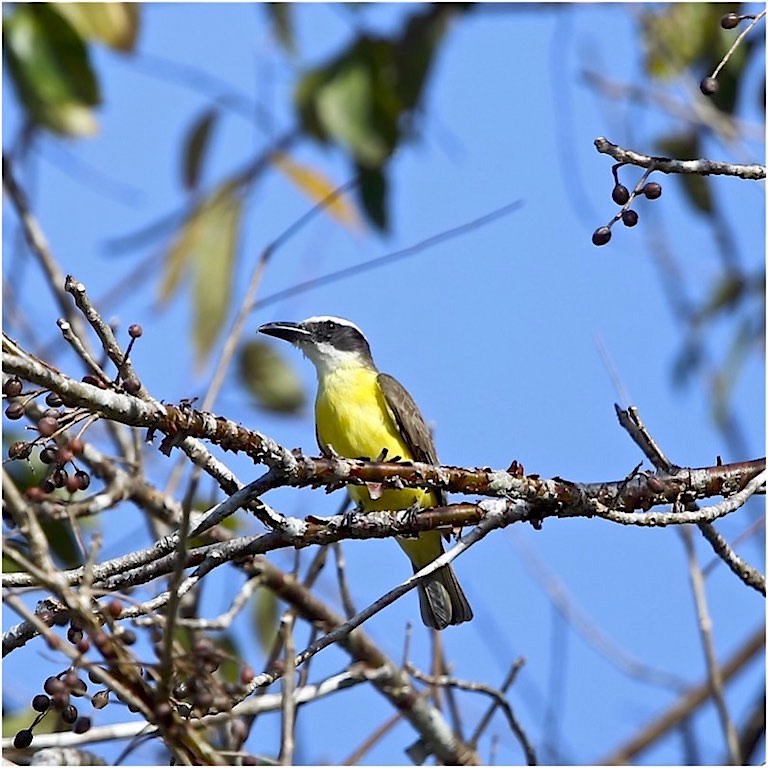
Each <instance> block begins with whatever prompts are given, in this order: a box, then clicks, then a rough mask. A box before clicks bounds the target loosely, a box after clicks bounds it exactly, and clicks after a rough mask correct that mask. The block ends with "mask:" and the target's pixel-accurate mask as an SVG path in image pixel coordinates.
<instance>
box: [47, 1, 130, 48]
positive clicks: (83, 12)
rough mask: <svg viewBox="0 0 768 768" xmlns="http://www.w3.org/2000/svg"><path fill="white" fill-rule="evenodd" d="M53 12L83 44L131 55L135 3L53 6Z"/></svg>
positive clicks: (56, 4)
mask: <svg viewBox="0 0 768 768" xmlns="http://www.w3.org/2000/svg"><path fill="white" fill-rule="evenodd" d="M53 6H54V8H55V10H56V11H57V12H58V13H60V14H61V15H62V16H64V18H65V19H67V21H68V22H69V23H70V24H71V25H72V26H73V27H74V28H75V29H76V30H77V31H78V32H79V33H80V35H81V36H82V37H84V38H85V39H87V40H98V41H99V42H102V43H104V44H105V45H108V46H109V47H110V48H115V49H116V50H118V51H124V52H128V51H132V50H133V47H134V45H135V44H136V36H137V34H138V32H139V5H138V3H54V4H53Z"/></svg>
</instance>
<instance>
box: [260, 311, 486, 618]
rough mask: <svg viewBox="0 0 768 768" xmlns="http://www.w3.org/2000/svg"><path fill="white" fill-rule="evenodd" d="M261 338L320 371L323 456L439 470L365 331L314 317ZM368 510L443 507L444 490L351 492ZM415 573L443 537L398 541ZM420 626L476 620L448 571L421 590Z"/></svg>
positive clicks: (273, 327)
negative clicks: (286, 347)
mask: <svg viewBox="0 0 768 768" xmlns="http://www.w3.org/2000/svg"><path fill="white" fill-rule="evenodd" d="M258 330H259V332H260V333H263V334H266V335H268V336H272V337H274V338H277V339H282V340H283V341H287V342H289V343H290V344H292V345H294V346H295V347H297V348H298V349H299V350H301V352H303V353H304V355H305V356H306V357H307V358H309V360H310V362H312V363H313V364H314V366H315V370H316V372H317V381H318V384H317V397H316V399H315V433H316V437H317V443H318V445H319V447H320V450H321V452H322V453H323V454H324V455H326V456H333V455H334V454H335V455H337V456H341V457H343V458H348V459H359V458H366V459H369V460H377V459H379V458H380V457H387V456H388V457H391V458H395V457H399V458H400V460H402V461H419V462H424V463H427V464H437V463H438V460H437V452H436V450H435V445H434V442H433V440H432V434H431V432H430V430H429V427H428V426H427V424H426V422H425V421H424V417H423V416H422V415H421V411H419V408H418V406H417V405H416V403H415V402H414V400H413V398H412V397H411V395H410V394H408V391H407V390H406V389H405V388H404V387H403V386H402V384H400V383H399V382H398V381H397V380H396V379H394V378H393V377H392V376H389V375H388V374H386V373H381V372H380V371H379V370H378V368H377V367H376V364H375V363H374V361H373V357H372V355H371V347H370V345H369V343H368V340H367V339H366V337H365V336H364V334H363V332H362V331H361V330H360V329H359V328H358V327H357V326H356V325H355V324H354V323H352V322H350V321H349V320H345V319H344V318H341V317H331V316H317V317H310V318H307V319H306V320H302V321H301V322H299V323H294V322H272V323H266V324H264V325H262V326H260V327H259V329H258ZM347 490H348V491H349V495H350V497H351V498H352V500H353V501H354V502H355V503H356V504H357V506H358V508H361V509H362V511H364V512H373V511H380V510H404V509H411V508H417V507H418V508H421V509H426V508H429V507H436V506H442V505H444V504H446V503H447V502H446V494H445V492H444V491H436V490H427V489H422V488H402V489H392V488H385V489H382V488H381V486H378V485H374V484H367V485H349V486H347ZM397 541H398V543H399V544H400V546H401V548H402V549H403V550H404V551H405V553H406V554H407V555H408V557H409V559H410V561H411V564H412V566H413V571H414V573H415V572H416V571H418V570H420V569H421V568H424V567H425V566H427V565H428V564H429V563H431V562H432V561H433V560H435V559H436V558H437V557H439V556H440V555H441V554H442V553H443V543H442V538H441V535H440V533H439V532H438V531H423V532H422V533H420V534H418V536H416V537H397ZM418 591H419V607H420V613H421V619H422V621H423V623H424V624H425V625H426V626H427V627H430V628H433V629H438V630H441V629H445V628H446V627H447V626H449V625H455V624H461V623H462V622H465V621H469V620H470V619H471V618H472V609H471V607H470V605H469V602H468V601H467V598H466V596H465V595H464V592H463V590H462V588H461V586H460V585H459V582H458V580H457V578H456V574H455V573H454V571H453V569H452V568H451V566H450V565H445V566H443V567H442V568H439V569H438V570H436V571H435V572H434V573H432V574H431V575H430V576H429V577H427V578H426V579H424V580H423V581H422V582H421V583H420V584H419V585H418Z"/></svg>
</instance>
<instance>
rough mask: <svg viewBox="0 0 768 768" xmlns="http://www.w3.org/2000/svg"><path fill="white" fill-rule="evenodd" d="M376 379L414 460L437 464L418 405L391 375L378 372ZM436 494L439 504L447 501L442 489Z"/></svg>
mask: <svg viewBox="0 0 768 768" xmlns="http://www.w3.org/2000/svg"><path fill="white" fill-rule="evenodd" d="M377 381H378V384H379V387H380V388H381V392H382V394H383V395H384V400H385V401H386V403H387V405H388V406H389V410H390V411H391V412H392V415H393V416H394V418H395V422H396V423H397V426H398V427H399V430H400V434H401V435H402V436H403V440H405V444H406V445H407V446H408V448H409V449H410V451H411V455H412V456H413V459H414V461H421V462H423V463H424V464H437V463H438V460H437V451H436V450H435V444H434V442H433V441H432V433H431V432H430V431H429V427H428V426H427V423H426V422H425V421H424V417H423V416H422V415H421V411H420V410H419V406H418V405H416V403H415V402H414V401H413V398H412V397H411V396H410V395H409V394H408V392H407V390H406V389H405V387H403V385H402V384H401V383H400V382H399V381H398V380H397V379H394V378H392V376H389V375H388V374H386V373H380V374H379V375H378V378H377ZM437 496H438V503H439V504H441V505H444V504H447V503H448V501H447V497H446V494H445V492H444V491H439V492H437Z"/></svg>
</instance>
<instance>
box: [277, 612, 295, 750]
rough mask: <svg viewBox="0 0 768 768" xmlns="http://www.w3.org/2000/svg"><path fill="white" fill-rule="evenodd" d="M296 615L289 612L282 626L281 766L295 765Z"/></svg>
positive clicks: (284, 617)
mask: <svg viewBox="0 0 768 768" xmlns="http://www.w3.org/2000/svg"><path fill="white" fill-rule="evenodd" d="M294 619H295V614H294V613H293V612H292V611H288V612H287V613H286V614H285V615H284V616H283V620H282V623H281V626H280V633H281V635H282V638H283V648H284V649H285V672H284V674H283V705H282V708H281V710H282V717H281V718H280V754H279V756H278V758H277V759H278V762H279V763H280V765H293V753H294V749H295V740H294V729H295V727H296V699H295V695H294V692H295V690H296V688H295V686H296V656H295V653H296V648H295V646H294V642H293V623H294Z"/></svg>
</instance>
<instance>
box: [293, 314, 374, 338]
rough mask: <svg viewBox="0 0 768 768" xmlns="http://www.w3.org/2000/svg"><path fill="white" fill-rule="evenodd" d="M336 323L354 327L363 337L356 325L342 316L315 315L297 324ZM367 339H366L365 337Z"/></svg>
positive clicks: (363, 335)
mask: <svg viewBox="0 0 768 768" xmlns="http://www.w3.org/2000/svg"><path fill="white" fill-rule="evenodd" d="M328 322H331V323H336V324H337V325H346V326H348V327H349V328H354V329H355V330H356V331H357V332H358V333H359V334H360V335H361V336H362V337H363V338H364V339H365V334H364V333H363V332H362V331H361V330H360V328H359V327H358V326H356V325H355V324H354V323H353V322H352V321H351V320H347V319H346V318H343V317H334V316H333V315H316V316H315V317H308V318H307V319H306V320H302V321H301V323H299V325H309V324H310V323H328ZM366 340H367V339H366Z"/></svg>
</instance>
